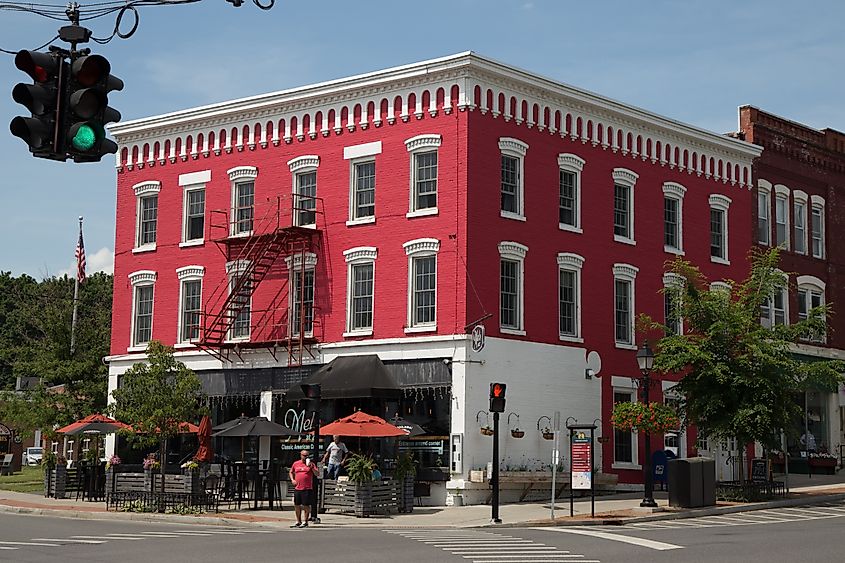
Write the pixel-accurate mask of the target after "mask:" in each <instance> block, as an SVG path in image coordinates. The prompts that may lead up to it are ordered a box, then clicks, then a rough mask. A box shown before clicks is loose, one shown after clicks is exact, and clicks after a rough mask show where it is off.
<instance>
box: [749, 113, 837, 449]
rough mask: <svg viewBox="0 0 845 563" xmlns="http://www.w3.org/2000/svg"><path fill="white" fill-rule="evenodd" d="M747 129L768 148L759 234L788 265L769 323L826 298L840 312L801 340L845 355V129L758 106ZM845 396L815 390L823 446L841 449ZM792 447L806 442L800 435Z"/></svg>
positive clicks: (760, 163)
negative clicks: (820, 126) (825, 326)
mask: <svg viewBox="0 0 845 563" xmlns="http://www.w3.org/2000/svg"><path fill="white" fill-rule="evenodd" d="M739 125H740V134H741V135H742V136H743V137H744V139H745V140H747V141H749V142H752V143H754V144H756V145H759V146H761V147H763V148H764V150H763V154H762V156H761V157H760V158H759V159H758V160H757V161H756V162H755V164H754V174H753V176H754V178H755V180H756V185H757V189H756V198H757V205H756V207H755V215H754V216H755V219H756V221H755V223H754V225H753V227H752V228H753V229H754V234H753V236H754V240H755V241H756V242H757V244H758V245H760V246H761V247H768V246H776V245H777V246H780V247H781V248H782V249H783V251H782V253H781V269H782V270H783V271H784V272H788V273H789V289H788V290H786V291H784V293H783V295H777V296H774V298H773V300H772V302H771V306H770V307H769V308H768V309H764V310H763V313H762V317H763V322H765V323H770V324H771V323H788V322H795V321H796V320H798V319H800V318H801V317H802V315H805V314H806V313H807V311H809V309H810V308H812V307H814V306H817V305H819V304H823V303H827V304H829V305H832V306H833V309H834V315H833V317H832V319H831V321H830V327H829V330H828V332H827V334H826V335H824V336H819V337H817V338H808V339H807V340H806V341H804V342H801V343H799V344H797V345H796V346H795V352H796V354H798V355H799V356H802V357H806V358H807V359H808V360H811V359H812V358H836V359H845V310H843V306H842V304H843V303H845V243H843V241H842V239H840V238H839V237H838V235H839V233H841V232H842V227H843V226H845V207H843V205H842V204H841V203H840V202H841V199H842V198H843V197H845V134H843V133H840V132H839V131H834V130H833V129H822V130H821V131H819V130H816V129H812V128H810V127H808V126H806V125H802V124H800V123H796V122H794V121H790V120H788V119H785V118H782V117H778V116H776V115H773V114H770V113H766V112H765V111H762V110H760V109H757V108H755V107H753V106H743V107H741V108H740V109H739ZM842 396H843V394H842V392H840V393H828V392H824V391H811V392H809V393H807V394H806V397H802V398H801V399H799V401H804V400H806V403H805V404H806V406H807V411H808V414H807V417H806V419H805V420H800V421H796V423H795V432H796V433H797V434H799V435H800V434H802V433H803V432H804V426H805V424H806V425H807V426H809V430H810V432H811V433H812V434H813V435H814V438H815V441H816V445H817V447H818V449H822V448H824V449H826V450H827V451H830V452H833V453H835V454H836V455H837V456H838V455H839V451H838V446H839V444H843V443H845V436H843V434H842V431H843V425H842V420H843V419H842V417H843V408H842V407H843V406H845V401H841V400H840V399H841V397H842ZM790 449H792V450H793V451H796V450H799V449H800V444H799V443H798V442H797V439H793V440H790Z"/></svg>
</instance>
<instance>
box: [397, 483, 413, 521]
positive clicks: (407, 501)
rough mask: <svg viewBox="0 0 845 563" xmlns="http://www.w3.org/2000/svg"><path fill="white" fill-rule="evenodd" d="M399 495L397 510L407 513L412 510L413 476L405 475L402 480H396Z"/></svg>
mask: <svg viewBox="0 0 845 563" xmlns="http://www.w3.org/2000/svg"><path fill="white" fill-rule="evenodd" d="M397 485H398V486H399V495H398V498H397V501H398V503H399V512H404V513H409V512H413V511H414V476H413V475H406V476H405V478H404V479H402V481H400V482H398V483H397Z"/></svg>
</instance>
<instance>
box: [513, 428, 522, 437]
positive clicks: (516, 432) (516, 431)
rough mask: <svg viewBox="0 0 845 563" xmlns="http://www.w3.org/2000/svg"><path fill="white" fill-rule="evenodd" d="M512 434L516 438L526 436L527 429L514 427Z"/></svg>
mask: <svg viewBox="0 0 845 563" xmlns="http://www.w3.org/2000/svg"><path fill="white" fill-rule="evenodd" d="M511 436H513V437H514V438H522V437H524V436H525V430H520V429H519V428H514V429H513V430H511Z"/></svg>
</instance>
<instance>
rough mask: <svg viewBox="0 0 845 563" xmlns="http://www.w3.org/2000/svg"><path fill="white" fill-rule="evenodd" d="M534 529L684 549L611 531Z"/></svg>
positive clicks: (658, 547)
mask: <svg viewBox="0 0 845 563" xmlns="http://www.w3.org/2000/svg"><path fill="white" fill-rule="evenodd" d="M532 529H534V530H543V531H546V532H560V533H566V534H577V535H582V536H592V537H595V538H600V539H605V540H612V541H618V542H622V543H630V544H633V545H638V546H640V547H648V548H650V549H656V550H658V551H666V550H669V549H683V546H682V545H675V544H672V543H664V542H660V541H655V540H648V539H645V538H638V537H635V536H626V535H623V534H611V533H609V532H599V531H596V530H586V529H585V530H577V529H575V528H532Z"/></svg>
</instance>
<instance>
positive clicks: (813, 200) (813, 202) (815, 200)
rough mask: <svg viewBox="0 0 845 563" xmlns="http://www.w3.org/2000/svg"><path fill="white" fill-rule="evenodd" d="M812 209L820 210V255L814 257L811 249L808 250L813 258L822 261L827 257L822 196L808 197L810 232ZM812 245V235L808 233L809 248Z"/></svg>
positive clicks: (810, 227) (825, 222) (825, 218)
mask: <svg viewBox="0 0 845 563" xmlns="http://www.w3.org/2000/svg"><path fill="white" fill-rule="evenodd" d="M814 208H821V227H822V228H821V241H822V248H821V250H822V253H821V255H816V253H815V252H814V251H813V249H812V248H810V255H811V256H812V257H813V258H819V259H821V260H824V259H825V258H826V257H827V245H826V244H825V235H826V234H827V217H826V211H825V201H824V198H823V197H822V196H819V195H811V196H810V215H809V219H808V222H809V225H810V226H809V230H810V231H812V228H813V209H814ZM812 245H813V234H812V232H810V246H811V247H812Z"/></svg>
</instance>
